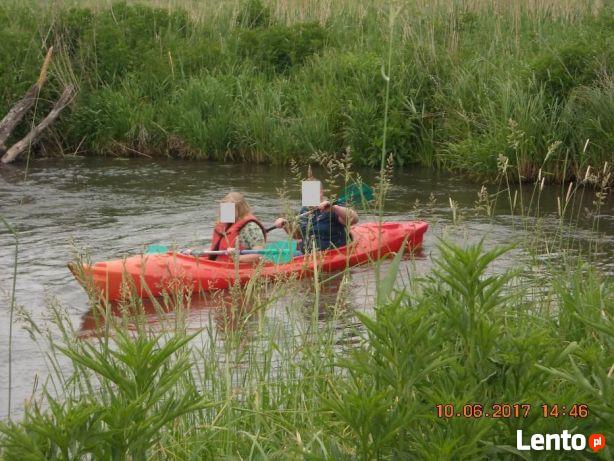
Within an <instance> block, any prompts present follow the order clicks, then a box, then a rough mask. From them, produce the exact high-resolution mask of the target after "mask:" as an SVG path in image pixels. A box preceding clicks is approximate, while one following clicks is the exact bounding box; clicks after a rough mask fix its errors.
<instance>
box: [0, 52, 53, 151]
mask: <svg viewBox="0 0 614 461" xmlns="http://www.w3.org/2000/svg"><path fill="white" fill-rule="evenodd" d="M52 54H53V47H51V48H49V50H48V51H47V56H45V61H44V62H43V66H42V67H41V71H40V74H39V76H38V80H37V81H36V83H34V84H33V85H32V86H31V87H30V88H29V89H28V91H27V92H26V94H25V95H24V96H23V98H21V99H20V100H19V101H17V104H15V105H14V106H13V107H12V109H11V110H9V112H8V114H6V116H5V117H4V118H3V119H2V121H0V155H1V154H2V153H4V151H6V148H5V146H4V143H5V142H6V140H7V139H8V138H9V136H10V135H11V133H12V131H13V129H14V128H15V127H16V126H17V124H18V123H19V122H20V121H21V119H22V118H23V116H24V115H25V114H26V112H28V110H30V107H32V106H33V105H34V103H35V102H36V100H37V99H38V94H39V93H40V90H41V88H42V87H43V84H44V83H45V81H46V80H47V69H48V68H49V63H50V62H51V55H52Z"/></svg>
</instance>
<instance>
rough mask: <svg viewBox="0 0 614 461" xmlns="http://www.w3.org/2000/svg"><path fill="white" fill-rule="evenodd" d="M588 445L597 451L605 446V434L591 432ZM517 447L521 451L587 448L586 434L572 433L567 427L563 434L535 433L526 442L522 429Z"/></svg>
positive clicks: (519, 432)
mask: <svg viewBox="0 0 614 461" xmlns="http://www.w3.org/2000/svg"><path fill="white" fill-rule="evenodd" d="M588 447H589V448H590V449H591V450H593V451H594V452H595V453H597V452H598V451H599V450H603V449H604V448H605V437H604V435H603V434H591V435H590V436H589V437H588ZM516 448H517V449H518V450H520V451H528V450H535V451H544V450H555V451H557V450H565V451H572V450H573V451H581V450H584V449H586V436H584V435H582V434H570V433H569V431H568V430H567V429H565V430H563V432H562V433H561V434H533V435H532V436H531V439H530V440H529V441H528V443H526V444H525V441H524V437H523V434H522V431H521V430H517V431H516Z"/></svg>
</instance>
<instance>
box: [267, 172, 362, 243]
mask: <svg viewBox="0 0 614 461" xmlns="http://www.w3.org/2000/svg"><path fill="white" fill-rule="evenodd" d="M373 197H374V195H373V189H372V188H371V187H370V186H369V185H368V184H364V183H360V184H356V183H353V184H350V185H349V186H346V187H345V188H344V189H343V193H342V194H341V196H340V197H339V198H338V199H336V200H333V201H332V202H331V204H330V205H331V206H333V205H339V204H341V203H349V202H356V201H358V202H361V203H362V202H368V201H370V200H373ZM316 210H317V208H313V209H312V210H309V211H306V212H304V213H301V214H300V215H298V218H302V217H303V216H307V215H310V214H311V213H313V212H314V211H316ZM275 229H277V226H271V227H268V228H267V229H266V232H267V233H269V232H271V231H272V230H275Z"/></svg>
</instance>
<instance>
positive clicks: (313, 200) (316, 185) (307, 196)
mask: <svg viewBox="0 0 614 461" xmlns="http://www.w3.org/2000/svg"><path fill="white" fill-rule="evenodd" d="M321 189H322V184H321V183H320V181H303V182H301V194H302V201H301V205H302V206H318V205H319V204H320V202H321V201H322V195H321V193H320V190H321Z"/></svg>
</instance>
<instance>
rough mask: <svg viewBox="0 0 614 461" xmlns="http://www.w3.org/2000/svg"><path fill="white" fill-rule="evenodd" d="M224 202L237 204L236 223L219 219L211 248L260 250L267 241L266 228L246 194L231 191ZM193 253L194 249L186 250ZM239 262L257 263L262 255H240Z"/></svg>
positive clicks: (220, 257)
mask: <svg viewBox="0 0 614 461" xmlns="http://www.w3.org/2000/svg"><path fill="white" fill-rule="evenodd" d="M222 202H223V203H234V204H235V217H236V220H235V222H234V223H222V222H220V221H218V222H217V223H216V224H215V227H214V228H213V236H212V237H211V247H210V248H209V249H210V250H213V251H218V250H226V251H228V252H229V253H238V252H239V251H241V250H260V249H262V248H264V245H265V243H266V230H265V228H264V226H263V225H262V223H261V222H260V221H259V220H258V218H256V216H254V215H253V214H252V212H251V209H250V207H249V205H248V204H247V201H246V200H245V196H244V195H243V194H242V193H240V192H230V193H229V194H227V195H226V197H224V198H223V199H222ZM184 253H185V254H191V253H192V250H186V251H184ZM237 256H238V258H239V262H242V263H253V264H256V263H258V262H259V261H260V259H261V257H262V256H261V255H259V254H254V255H238V254H237ZM209 259H210V260H217V261H228V260H230V259H231V258H230V257H229V256H225V255H221V256H215V255H212V256H209Z"/></svg>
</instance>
